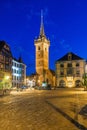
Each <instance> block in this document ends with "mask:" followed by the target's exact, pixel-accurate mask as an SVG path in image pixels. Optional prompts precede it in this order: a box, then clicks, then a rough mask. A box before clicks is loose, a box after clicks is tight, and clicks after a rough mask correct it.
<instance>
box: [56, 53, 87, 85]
mask: <svg viewBox="0 0 87 130" xmlns="http://www.w3.org/2000/svg"><path fill="white" fill-rule="evenodd" d="M85 64H86V61H85V60H84V59H83V58H81V57H79V56H77V55H75V54H74V53H72V52H70V53H67V54H66V55H64V56H63V57H62V58H60V59H59V60H57V61H56V85H57V86H58V87H80V86H81V83H82V80H83V79H82V77H83V74H84V72H85Z"/></svg>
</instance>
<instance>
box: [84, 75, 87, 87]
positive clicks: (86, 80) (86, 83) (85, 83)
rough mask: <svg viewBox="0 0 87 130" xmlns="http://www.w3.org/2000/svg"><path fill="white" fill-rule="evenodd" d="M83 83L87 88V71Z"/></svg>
mask: <svg viewBox="0 0 87 130" xmlns="http://www.w3.org/2000/svg"><path fill="white" fill-rule="evenodd" d="M83 85H84V86H85V87H86V88H87V73H85V74H84V75H83Z"/></svg>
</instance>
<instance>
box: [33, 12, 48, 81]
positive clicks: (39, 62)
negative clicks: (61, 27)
mask: <svg viewBox="0 0 87 130" xmlns="http://www.w3.org/2000/svg"><path fill="white" fill-rule="evenodd" d="M34 44H35V47H36V52H35V55H36V72H37V74H39V75H40V81H44V76H45V71H46V70H48V69H49V46H50V41H49V40H48V39H47V38H46V35H45V32H44V23H43V12H42V11H41V25H40V34H39V37H38V38H37V39H35V40H34Z"/></svg>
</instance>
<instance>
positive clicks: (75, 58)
mask: <svg viewBox="0 0 87 130" xmlns="http://www.w3.org/2000/svg"><path fill="white" fill-rule="evenodd" d="M69 55H71V59H69ZM70 60H84V58H81V57H79V56H77V55H76V54H74V53H73V52H68V53H67V54H66V55H64V56H63V57H61V58H60V59H58V60H57V61H70ZM57 61H56V62H57Z"/></svg>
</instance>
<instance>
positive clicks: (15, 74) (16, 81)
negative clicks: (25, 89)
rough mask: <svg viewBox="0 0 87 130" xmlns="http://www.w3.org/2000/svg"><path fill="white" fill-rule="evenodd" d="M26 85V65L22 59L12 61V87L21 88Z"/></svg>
mask: <svg viewBox="0 0 87 130" xmlns="http://www.w3.org/2000/svg"><path fill="white" fill-rule="evenodd" d="M25 84H26V65H25V64H24V63H23V62H22V59H21V57H20V58H19V59H18V60H17V59H15V58H14V59H13V60H12V86H13V87H17V88H19V87H21V86H22V85H25Z"/></svg>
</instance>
